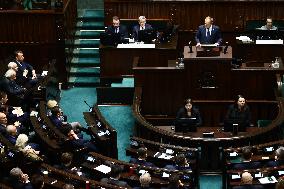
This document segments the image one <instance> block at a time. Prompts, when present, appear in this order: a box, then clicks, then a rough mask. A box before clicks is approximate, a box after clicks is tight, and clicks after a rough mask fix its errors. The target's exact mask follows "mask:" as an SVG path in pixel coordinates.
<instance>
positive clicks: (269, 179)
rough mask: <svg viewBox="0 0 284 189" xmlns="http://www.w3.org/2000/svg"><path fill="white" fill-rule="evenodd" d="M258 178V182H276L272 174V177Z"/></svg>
mask: <svg viewBox="0 0 284 189" xmlns="http://www.w3.org/2000/svg"><path fill="white" fill-rule="evenodd" d="M258 180H259V182H260V183H261V184H269V183H276V182H277V180H276V178H275V177H274V176H272V177H264V178H260V179H258Z"/></svg>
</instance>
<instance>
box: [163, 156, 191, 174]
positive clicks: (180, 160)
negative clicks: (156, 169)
mask: <svg viewBox="0 0 284 189" xmlns="http://www.w3.org/2000/svg"><path fill="white" fill-rule="evenodd" d="M165 169H169V170H180V171H182V170H191V168H190V166H189V164H188V162H187V159H186V157H185V155H184V154H178V155H177V156H176V157H175V164H174V165H166V166H165Z"/></svg>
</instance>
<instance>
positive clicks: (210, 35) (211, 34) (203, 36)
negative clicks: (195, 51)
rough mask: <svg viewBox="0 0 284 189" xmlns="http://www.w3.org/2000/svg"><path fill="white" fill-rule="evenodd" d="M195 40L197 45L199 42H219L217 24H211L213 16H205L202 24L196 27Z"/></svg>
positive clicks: (220, 39)
mask: <svg viewBox="0 0 284 189" xmlns="http://www.w3.org/2000/svg"><path fill="white" fill-rule="evenodd" d="M195 41H196V46H197V47H200V46H201V44H215V45H220V44H221V42H222V37H221V31H220V28H219V27H218V26H216V25H213V18H211V17H210V16H207V17H206V18H205V21H204V25H201V26H199V27H198V30H197V33H196V36H195Z"/></svg>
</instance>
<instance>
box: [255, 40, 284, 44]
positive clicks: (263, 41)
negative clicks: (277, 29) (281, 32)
mask: <svg viewBox="0 0 284 189" xmlns="http://www.w3.org/2000/svg"><path fill="white" fill-rule="evenodd" d="M255 44H257V45H283V40H282V39H278V40H255Z"/></svg>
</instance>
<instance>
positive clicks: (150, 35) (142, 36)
mask: <svg viewBox="0 0 284 189" xmlns="http://www.w3.org/2000/svg"><path fill="white" fill-rule="evenodd" d="M156 37H157V33H156V31H155V30H153V29H150V30H139V31H138V41H139V42H141V41H143V42H144V43H152V40H154V39H156Z"/></svg>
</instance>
